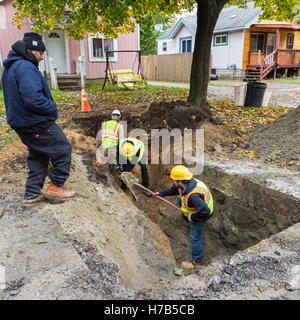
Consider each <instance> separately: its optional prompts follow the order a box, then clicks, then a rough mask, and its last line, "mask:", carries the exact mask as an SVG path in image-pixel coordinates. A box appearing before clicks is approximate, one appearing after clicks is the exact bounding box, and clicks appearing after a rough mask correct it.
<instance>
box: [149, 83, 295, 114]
mask: <svg viewBox="0 0 300 320" xmlns="http://www.w3.org/2000/svg"><path fill="white" fill-rule="evenodd" d="M147 82H148V83H149V84H151V85H154V86H165V87H177V88H187V89H189V87H190V84H189V83H172V82H162V81H147ZM243 83H245V82H242V81H222V80H220V81H211V82H210V85H209V86H208V98H209V99H210V100H220V99H224V98H229V99H234V86H236V85H240V84H243ZM222 85H223V86H222ZM267 85H268V87H267V88H268V89H270V90H271V91H272V95H271V98H270V103H271V104H279V105H283V106H286V107H293V108H296V107H298V105H299V104H300V85H298V84H287V83H267Z"/></svg>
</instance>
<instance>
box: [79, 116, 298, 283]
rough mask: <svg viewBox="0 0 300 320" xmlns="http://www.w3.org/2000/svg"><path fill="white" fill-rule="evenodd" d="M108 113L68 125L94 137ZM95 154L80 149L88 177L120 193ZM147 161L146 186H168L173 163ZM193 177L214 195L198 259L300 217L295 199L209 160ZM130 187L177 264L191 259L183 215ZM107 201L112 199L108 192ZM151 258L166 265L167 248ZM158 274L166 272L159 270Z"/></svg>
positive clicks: (217, 255)
mask: <svg viewBox="0 0 300 320" xmlns="http://www.w3.org/2000/svg"><path fill="white" fill-rule="evenodd" d="M127 117H128V119H131V120H130V122H129V124H130V125H129V128H130V126H132V127H135V126H137V125H138V123H137V119H136V117H134V116H132V114H128V115H127ZM107 119H109V115H105V116H102V115H100V116H99V115H98V116H95V117H89V118H88V121H86V120H87V119H85V118H84V117H80V118H77V119H73V120H74V121H73V125H74V124H75V126H76V128H77V129H78V130H79V131H80V132H81V133H83V134H84V135H88V136H91V137H95V135H96V132H97V130H98V128H99V125H100V123H101V122H102V121H105V120H107ZM94 159H95V154H92V153H91V154H89V155H87V154H86V155H85V164H86V165H87V168H88V170H89V176H90V180H92V181H93V182H96V183H99V185H103V188H105V187H106V186H107V185H110V186H112V187H113V188H114V190H115V192H116V193H118V194H120V193H122V191H121V189H120V185H121V181H120V178H119V176H118V175H117V174H116V173H115V172H113V171H112V168H111V167H110V166H109V165H106V166H105V168H104V166H98V167H97V168H96V169H95V168H93V167H92V165H91V164H92V163H93V161H94ZM147 167H148V172H149V182H150V186H149V188H150V189H151V190H152V191H159V190H162V189H166V188H169V187H170V186H171V180H170V178H169V174H170V170H171V168H172V165H152V164H148V165H147ZM107 173H108V174H107ZM132 173H133V174H134V175H135V176H136V177H137V178H138V179H139V182H141V175H140V168H139V166H135V168H134V169H133V171H132ZM195 178H198V179H200V180H202V181H203V182H204V183H206V184H207V185H208V186H209V188H210V190H211V192H212V195H213V198H214V215H213V217H212V218H211V219H209V220H208V223H207V225H206V227H205V229H204V232H203V237H202V239H203V260H202V264H203V265H208V264H210V263H212V262H214V261H216V260H219V259H222V258H224V257H226V256H230V255H232V254H234V253H235V252H237V251H240V250H244V249H246V248H248V247H251V246H253V245H255V244H256V243H258V242H259V241H261V240H263V239H266V238H268V237H270V236H271V235H274V234H276V233H279V232H280V231H282V230H284V229H286V228H288V227H289V226H291V225H293V224H295V223H297V222H299V221H300V217H299V212H298V208H299V199H296V198H294V197H292V196H289V195H287V194H284V193H281V192H278V191H276V190H273V189H269V188H267V187H265V186H264V185H262V184H259V183H256V182H255V181H250V180H249V179H248V178H247V177H245V176H242V175H232V174H228V173H226V172H225V171H222V170H220V169H217V168H215V167H213V166H205V168H204V171H203V173H202V174H201V175H199V176H195ZM133 190H134V192H135V193H136V195H137V198H138V201H137V202H134V201H133V200H132V199H131V195H130V192H129V191H127V192H126V195H127V196H128V198H129V199H130V201H131V203H132V204H133V205H134V206H136V207H137V208H138V209H140V210H141V211H142V212H143V214H144V215H145V217H147V219H149V220H151V222H152V223H154V224H155V225H157V226H158V227H159V228H160V229H161V230H162V232H163V233H164V234H165V235H166V236H167V237H168V239H169V242H170V247H171V250H172V255H173V256H174V259H175V262H176V265H177V267H179V266H180V264H181V262H182V261H186V260H190V259H191V242H190V237H189V226H188V224H187V223H186V222H185V221H184V220H183V218H182V216H181V213H180V212H179V211H177V210H176V209H174V208H172V207H171V206H168V205H167V204H166V203H164V202H162V201H161V200H159V199H155V198H153V197H151V198H148V197H146V196H145V195H144V194H143V190H141V189H139V188H138V187H136V186H134V187H133ZM168 200H169V201H171V202H172V203H173V204H176V202H177V197H176V196H174V197H168ZM110 201H111V202H112V203H113V202H114V197H113V196H112V197H111V200H110ZM116 201H117V200H116ZM133 228H134V226H133ZM87 231H88V230H87ZM136 245H139V243H136ZM140 245H141V247H140V248H138V250H140V251H141V252H144V251H145V248H144V247H143V245H144V242H143V244H140ZM169 256H170V255H169ZM129 259H130V258H129ZM155 259H156V261H155V263H156V267H155V268H158V269H156V270H159V265H160V259H162V260H161V262H162V263H161V264H162V265H164V266H166V254H161V255H158V256H155ZM170 259H171V257H170ZM124 261H125V262H124V265H122V262H119V265H120V269H121V270H122V268H126V269H127V270H128V268H129V267H128V265H127V263H126V260H124ZM146 263H149V268H152V266H150V264H151V263H150V262H149V261H146ZM155 268H154V269H153V270H154V271H155ZM144 271H145V270H143V269H142V268H141V269H140V272H141V274H140V275H139V278H143V272H144ZM159 277H160V278H161V277H165V278H167V277H170V272H162V273H160V275H159ZM173 279H174V278H172V279H171V280H173ZM122 280H123V282H125V283H126V284H129V285H130V286H132V281H131V282H130V281H127V280H126V277H125V278H124V277H123V278H122ZM135 287H139V288H140V287H141V285H140V284H139V285H137V286H135Z"/></svg>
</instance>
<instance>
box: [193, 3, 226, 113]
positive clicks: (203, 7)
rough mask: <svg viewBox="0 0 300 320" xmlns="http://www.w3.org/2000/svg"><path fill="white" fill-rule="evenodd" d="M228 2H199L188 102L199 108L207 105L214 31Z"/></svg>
mask: <svg viewBox="0 0 300 320" xmlns="http://www.w3.org/2000/svg"><path fill="white" fill-rule="evenodd" d="M226 2H228V0H219V1H218V0H198V1H197V3H198V10H197V30H196V37H195V45H194V53H193V62H192V70H191V78H190V93H189V97H188V102H190V103H193V104H195V105H197V106H199V107H201V106H205V105H207V86H208V77H209V62H210V54H211V42H212V37H213V31H214V27H215V25H216V22H217V20H218V17H219V14H220V12H221V10H222V9H223V7H224V5H225V4H226Z"/></svg>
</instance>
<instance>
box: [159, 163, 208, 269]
mask: <svg viewBox="0 0 300 320" xmlns="http://www.w3.org/2000/svg"><path fill="white" fill-rule="evenodd" d="M170 177H171V179H172V180H173V183H174V184H173V186H172V187H171V188H170V189H166V190H162V191H159V192H156V193H155V194H154V196H155V197H157V196H160V197H165V196H171V195H179V197H178V199H179V203H180V206H181V211H182V212H183V213H182V215H183V217H184V218H185V219H188V220H189V221H190V238H191V242H192V263H193V264H194V265H197V264H199V263H200V261H201V258H202V239H201V237H202V232H203V229H204V226H205V224H206V222H207V220H208V219H209V218H210V217H211V216H212V214H213V198H212V195H211V193H210V191H209V189H208V187H207V186H206V185H205V184H204V183H203V182H202V181H200V180H197V179H193V174H192V173H191V172H190V171H189V170H188V168H186V167H184V166H181V165H179V166H175V167H174V168H173V169H172V170H171V174H170Z"/></svg>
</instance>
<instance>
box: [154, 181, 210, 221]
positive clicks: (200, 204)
mask: <svg viewBox="0 0 300 320" xmlns="http://www.w3.org/2000/svg"><path fill="white" fill-rule="evenodd" d="M196 185H197V182H196V180H195V179H191V181H190V182H189V183H188V184H187V185H186V186H185V187H184V189H183V190H182V193H181V195H186V194H188V193H190V192H191V191H192V190H194V189H195V187H196ZM174 195H179V190H178V188H177V187H176V186H175V185H174V184H173V186H172V187H171V188H170V189H166V190H162V191H159V196H160V197H165V196H174ZM188 206H189V207H190V208H195V210H197V213H193V214H192V215H191V219H192V220H193V221H205V220H207V219H208V218H210V209H209V208H208V206H207V204H206V202H205V201H204V197H203V196H202V195H201V194H199V193H194V194H191V195H190V196H189V199H188Z"/></svg>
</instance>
